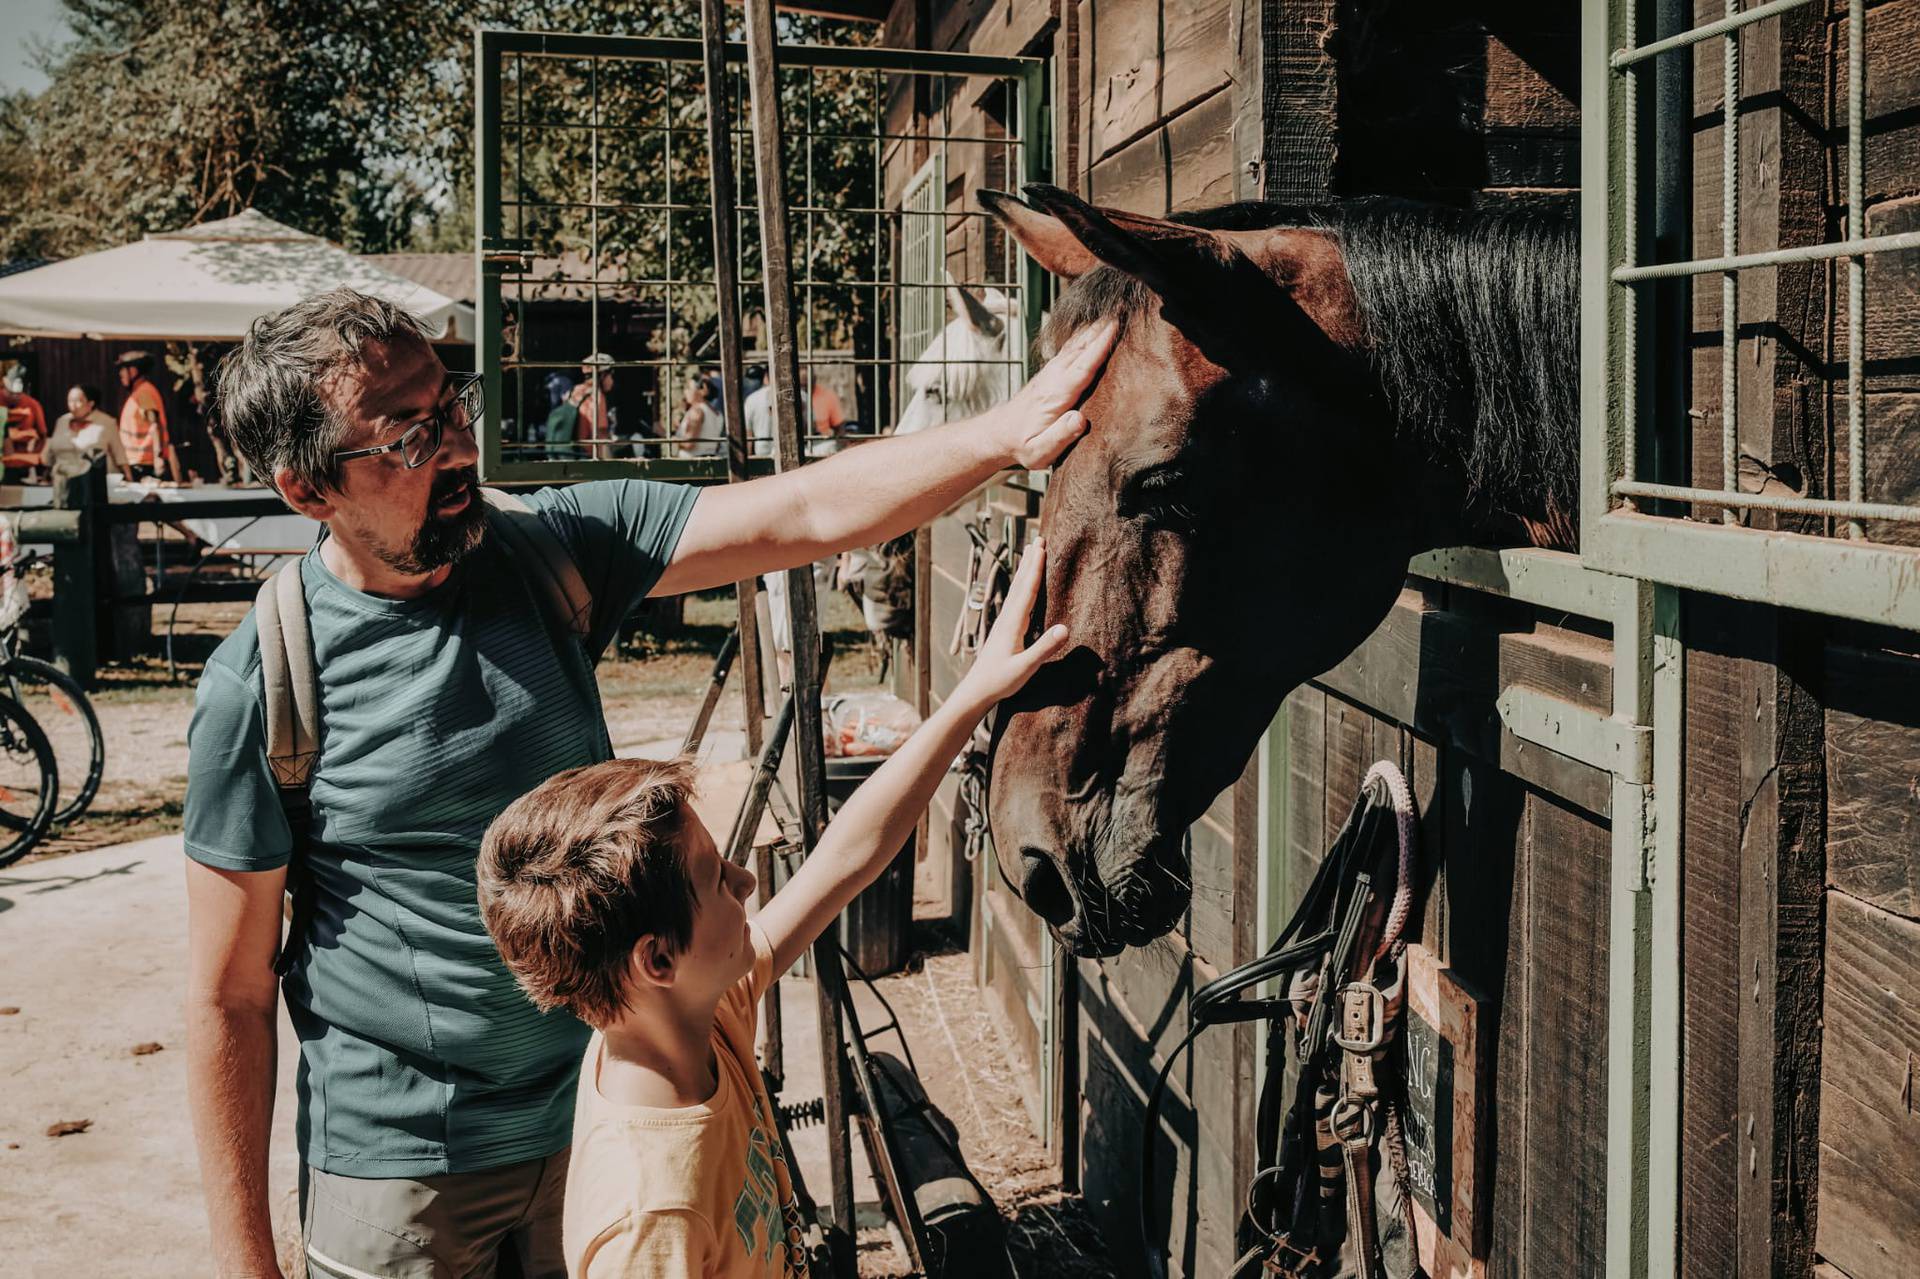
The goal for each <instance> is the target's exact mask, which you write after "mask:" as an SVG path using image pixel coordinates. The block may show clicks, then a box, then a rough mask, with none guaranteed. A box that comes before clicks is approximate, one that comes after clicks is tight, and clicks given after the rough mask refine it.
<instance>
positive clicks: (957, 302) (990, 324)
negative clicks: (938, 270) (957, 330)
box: [947, 271, 1007, 342]
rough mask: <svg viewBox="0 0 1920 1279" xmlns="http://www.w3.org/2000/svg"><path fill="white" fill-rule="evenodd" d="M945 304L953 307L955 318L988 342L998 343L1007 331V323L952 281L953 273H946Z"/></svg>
mask: <svg viewBox="0 0 1920 1279" xmlns="http://www.w3.org/2000/svg"><path fill="white" fill-rule="evenodd" d="M947 303H948V305H950V306H952V307H953V313H954V315H955V316H957V317H960V318H964V319H965V320H966V322H967V323H968V324H969V325H971V326H972V327H973V331H974V332H976V333H978V334H980V335H981V336H982V337H984V338H986V339H987V340H988V341H990V342H991V341H998V340H999V337H1000V335H1001V334H1002V333H1004V332H1006V331H1007V322H1006V321H1005V320H1003V319H1001V318H1000V317H999V316H997V315H995V314H994V313H993V312H992V311H989V310H988V309H987V306H986V303H984V302H982V301H981V300H980V299H979V298H976V297H975V296H973V294H972V293H970V292H968V291H967V290H966V289H963V288H961V287H960V285H959V284H958V283H957V282H956V281H955V280H954V278H953V272H951V271H949V272H947Z"/></svg>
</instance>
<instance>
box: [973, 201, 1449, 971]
mask: <svg viewBox="0 0 1920 1279" xmlns="http://www.w3.org/2000/svg"><path fill="white" fill-rule="evenodd" d="M1026 196H1027V201H1026V202H1022V201H1021V200H1019V199H1017V198H1015V197H1013V196H1010V195H1005V194H1002V193H999V192H986V193H983V194H982V201H983V203H984V204H985V205H986V206H987V208H988V210H989V212H990V213H992V214H993V216H994V217H996V218H997V219H998V220H999V221H1001V222H1002V223H1003V224H1004V225H1005V226H1006V228H1007V229H1008V231H1009V232H1010V233H1011V234H1013V235H1014V236H1015V237H1016V238H1017V239H1018V240H1019V241H1020V243H1021V244H1022V245H1023V246H1024V247H1025V248H1026V250H1027V252H1028V253H1029V254H1031V255H1032V256H1033V257H1034V258H1035V259H1036V260H1037V261H1038V262H1039V263H1040V264H1041V265H1042V266H1044V267H1045V268H1046V269H1047V270H1049V271H1051V272H1052V273H1054V274H1055V275H1056V276H1060V277H1063V278H1064V279H1066V280H1070V281H1071V282H1072V283H1071V284H1070V285H1069V286H1068V287H1067V288H1065V289H1064V290H1063V292H1062V294H1061V296H1060V298H1059V301H1058V303H1057V305H1056V306H1055V308H1054V311H1053V313H1052V316H1051V317H1050V320H1049V323H1048V326H1047V329H1046V331H1045V332H1044V333H1043V334H1042V338H1041V343H1042V348H1043V351H1044V350H1046V349H1050V348H1052V347H1057V345H1058V344H1059V343H1060V342H1061V341H1063V340H1064V339H1065V338H1066V337H1067V336H1068V335H1070V334H1071V333H1072V332H1073V331H1075V330H1077V329H1078V328H1080V327H1082V326H1084V325H1087V324H1091V323H1096V322H1098V321H1100V320H1101V319H1104V318H1106V317H1108V316H1118V317H1120V320H1121V324H1122V329H1121V333H1120V337H1119V339H1118V342H1117V344H1116V346H1115V349H1114V352H1113V355H1112V357H1111V358H1110V359H1109V361H1108V363H1107V366H1106V368H1105V370H1104V372H1103V373H1102V375H1101V377H1100V380H1099V381H1098V382H1097V383H1096V384H1095V386H1094V387H1093V389H1092V391H1091V392H1090V395H1089V397H1088V400H1087V402H1086V404H1085V405H1084V410H1085V412H1086V415H1087V417H1088V419H1089V422H1090V423H1091V429H1090V430H1089V432H1088V434H1087V435H1086V436H1085V437H1084V438H1083V439H1082V440H1081V441H1080V442H1079V443H1078V444H1076V445H1075V446H1074V448H1073V449H1072V450H1071V451H1070V452H1069V453H1068V454H1067V456H1066V457H1065V458H1063V459H1062V460H1061V462H1060V463H1059V464H1058V465H1057V466H1056V467H1055V469H1054V471H1053V474H1052V476H1051V478H1050V480H1049V483H1048V487H1047V492H1046V496H1045V498H1044V500H1043V502H1042V505H1041V513H1040V523H1041V532H1042V533H1043V535H1044V536H1045V538H1046V541H1047V566H1046V582H1045V588H1044V591H1045V594H1044V606H1043V611H1044V624H1047V625H1051V624H1053V623H1055V622H1065V623H1066V624H1067V625H1068V626H1069V628H1070V629H1071V632H1072V635H1073V641H1074V647H1073V648H1072V649H1071V650H1070V651H1069V652H1068V653H1067V654H1066V656H1065V657H1063V658H1062V659H1061V660H1060V661H1057V662H1055V663H1053V664H1052V665H1050V666H1049V667H1047V668H1046V669H1044V670H1043V671H1041V672H1040V674H1039V675H1038V676H1037V677H1036V678H1035V679H1034V680H1033V681H1032V682H1031V683H1030V684H1029V685H1028V686H1027V687H1026V688H1025V689H1024V690H1022V692H1021V693H1020V694H1018V695H1016V696H1015V697H1014V698H1013V699H1011V700H1010V701H1009V702H1008V703H1007V704H1006V705H1004V706H1003V707H1002V710H1001V713H1000V716H999V719H998V722H997V726H996V731H995V745H994V749H995V755H994V760H993V768H992V775H993V784H992V789H991V796H990V802H989V807H990V816H991V821H992V829H993V837H994V845H995V850H996V855H997V856H998V857H999V859H1000V865H1001V869H1002V870H1003V871H1004V872H1005V874H1006V876H1007V878H1008V879H1009V881H1010V882H1011V883H1012V884H1014V885H1015V886H1016V887H1017V888H1018V889H1019V891H1020V893H1021V895H1022V897H1023V898H1024V899H1025V900H1026V902H1027V904H1028V905H1029V906H1030V907H1031V908H1032V909H1033V910H1034V911H1035V912H1036V913H1038V914H1039V915H1040V916H1041V918H1042V919H1044V920H1045V921H1046V923H1047V925H1048V926H1049V927H1050V928H1051V929H1052V930H1053V932H1054V934H1055V935H1056V936H1057V937H1058V938H1059V939H1060V940H1061V942H1062V943H1064V944H1065V945H1066V946H1067V947H1068V948H1069V949H1070V950H1072V951H1073V952H1075V953H1077V954H1081V955H1106V954H1112V953H1116V952H1117V951H1119V950H1121V949H1122V948H1124V947H1126V946H1128V945H1138V944H1142V943H1144V942H1146V941H1149V940H1151V939H1153V938H1155V937H1157V936H1160V935H1161V934H1163V933H1165V932H1167V931H1169V930H1171V929H1172V928H1173V927H1174V926H1175V924H1177V923H1178V922H1179V920H1180V917H1181V916H1182V914H1183V913H1184V911H1185V909H1186V907H1187V904H1188V902H1189V900H1190V897H1191V883H1190V876H1191V867H1190V860H1189V856H1188V852H1187V848H1186V832H1187V830H1188V828H1189V827H1190V826H1191V825H1192V824H1193V823H1194V822H1195V821H1196V820H1197V819H1199V817H1200V816H1201V815H1202V813H1204V812H1205V810H1206V809H1207V807H1208V805H1209V804H1210V803H1211V802H1212V801H1213V799H1214V798H1215V796H1217V795H1218V794H1219V793H1220V792H1221V791H1222V790H1224V789H1225V788H1226V787H1227V786H1229V785H1230V784H1232V783H1233V781H1234V780H1235V779H1236V778H1237V777H1238V776H1239V775H1240V773H1241V771H1242V769H1243V767H1244V765H1245V762H1246V760H1247V758H1248V756H1249V755H1250V753H1251V752H1252V751H1253V749H1254V747H1255V746H1256V744H1257V742H1258V739H1259V736H1260V734H1261V733H1262V732H1263V731H1264V730H1265V728H1266V726H1267V725H1268V724H1269V723H1270V722H1271V720H1272V718H1273V715H1274V713H1275V712H1276V710H1277V709H1278V707H1279V705H1280V702H1281V701H1282V699H1283V698H1284V697H1285V696H1286V695H1287V694H1288V693H1289V692H1290V691H1291V690H1292V689H1293V688H1295V687H1296V686H1297V685H1299V684H1301V683H1302V682H1304V681H1305V680H1307V679H1310V678H1312V677H1313V676H1315V675H1318V674H1320V673H1321V672H1323V671H1325V670H1327V669H1329V668H1330V667H1332V666H1334V665H1336V664H1338V663H1339V662H1340V661H1341V660H1342V659H1343V658H1344V657H1345V656H1346V655H1347V654H1348V653H1349V652H1351V651H1352V650H1353V649H1354V648H1355V647H1356V646H1357V645H1358V644H1359V643H1360V641H1361V640H1362V639H1364V638H1365V637H1366V636H1367V634H1368V633H1370V632H1371V631H1372V630H1373V629H1374V627H1375V626H1377V625H1378V624H1379V622H1380V621H1381V619H1382V618H1383V617H1384V616H1385V615H1386V613H1387V612H1388V610H1389V609H1390V608H1391V606H1392V602H1393V600H1394V598H1395V596H1396V594H1397V592H1398V590H1399V588H1400V585H1401V583H1402V581H1403V579H1404V577H1405V572H1406V564H1407V560H1408V558H1409V556H1410V555H1412V554H1414V553H1416V552H1417V551H1419V550H1421V549H1423V548H1424V547H1426V546H1430V545H1437V544H1442V543H1446V542H1452V541H1455V540H1459V538H1460V537H1461V536H1462V533H1463V531H1464V530H1465V528H1466V527H1467V521H1466V519H1465V518H1464V517H1465V516H1466V515H1467V513H1469V512H1470V510H1471V508H1472V507H1473V505H1474V501H1473V489H1474V484H1473V476H1472V473H1471V465H1470V459H1469V460H1461V459H1456V458H1453V457H1451V456H1449V455H1448V454H1447V452H1446V451H1445V450H1441V449H1435V448H1430V447H1422V446H1421V442H1420V441H1419V440H1416V439H1415V438H1412V435H1411V433H1410V432H1408V431H1407V430H1405V429H1402V428H1404V427H1405V425H1406V424H1405V422H1404V421H1402V420H1401V419H1402V417H1403V415H1402V414H1400V413H1399V412H1397V411H1396V404H1397V401H1396V397H1394V396H1392V395H1390V394H1388V393H1387V389H1386V388H1383V385H1382V379H1381V377H1380V375H1379V371H1378V369H1377V368H1376V367H1375V364H1374V362H1373V360H1372V359H1371V358H1370V357H1371V347H1372V346H1373V345H1374V339H1375V335H1374V334H1373V333H1372V332H1371V330H1370V328H1369V326H1368V325H1367V324H1366V323H1365V322H1364V318H1363V315H1362V310H1361V308H1360V306H1359V305H1358V303H1357V300H1356V292H1355V282H1354V280H1353V278H1351V276H1350V274H1349V270H1348V265H1347V262H1346V261H1345V258H1344V255H1343V249H1342V239H1341V237H1340V236H1339V235H1338V234H1336V233H1335V232H1334V231H1332V230H1329V229H1326V228H1324V227H1321V226H1315V225H1311V224H1305V222H1306V219H1305V218H1304V217H1303V216H1302V214H1301V211H1298V210H1294V211H1287V210H1282V209H1280V208H1279V207H1278V206H1272V205H1235V206H1228V207H1227V208H1224V209H1221V210H1218V211H1215V212H1213V213H1211V214H1199V215H1194V216H1193V217H1191V218H1190V219H1183V220H1181V221H1168V220H1162V219H1156V218H1147V217H1140V216H1136V215H1133V214H1128V213H1123V212H1120V211H1117V210H1112V209H1102V208H1096V207H1093V206H1091V205H1088V204H1086V203H1084V202H1082V201H1080V200H1079V199H1077V198H1075V197H1074V196H1072V195H1069V194H1068V193H1066V192H1064V191H1059V190H1057V189H1054V188H1048V187H1029V188H1027V189H1026ZM1463 456H1464V455H1463ZM1040 624H1042V623H1041V621H1040V620H1039V619H1036V627H1037V626H1038V625H1040Z"/></svg>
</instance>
